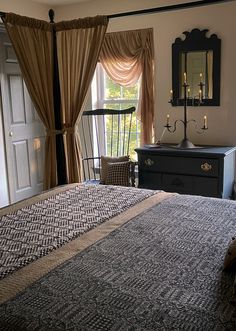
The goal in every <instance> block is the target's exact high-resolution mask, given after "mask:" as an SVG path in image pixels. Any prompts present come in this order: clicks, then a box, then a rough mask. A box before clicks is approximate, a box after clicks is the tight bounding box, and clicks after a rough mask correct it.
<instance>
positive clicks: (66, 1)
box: [31, 0, 92, 6]
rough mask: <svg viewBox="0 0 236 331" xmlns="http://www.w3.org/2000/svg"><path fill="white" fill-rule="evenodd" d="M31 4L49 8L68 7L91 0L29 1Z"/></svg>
mask: <svg viewBox="0 0 236 331" xmlns="http://www.w3.org/2000/svg"><path fill="white" fill-rule="evenodd" d="M31 1H33V2H38V3H42V4H46V5H50V6H53V5H54V6H58V5H70V4H75V3H80V2H90V1H92V0H31Z"/></svg>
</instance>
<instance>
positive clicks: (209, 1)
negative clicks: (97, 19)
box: [0, 0, 235, 21]
mask: <svg viewBox="0 0 236 331" xmlns="http://www.w3.org/2000/svg"><path fill="white" fill-rule="evenodd" d="M232 1H235V0H200V1H193V2H183V3H180V4H177V5H168V6H162V7H156V8H148V9H141V10H136V11H130V12H124V13H118V14H112V15H107V17H108V18H109V19H112V18H119V17H125V16H134V15H144V14H154V13H160V12H166V11H172V10H180V9H186V8H193V7H200V6H207V5H213V4H217V3H226V2H232ZM5 14H6V13H5V12H2V11H0V17H1V18H2V17H4V16H5ZM51 21H52V20H51Z"/></svg>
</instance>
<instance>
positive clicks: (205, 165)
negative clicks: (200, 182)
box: [201, 162, 212, 172]
mask: <svg viewBox="0 0 236 331" xmlns="http://www.w3.org/2000/svg"><path fill="white" fill-rule="evenodd" d="M201 169H202V170H203V171H205V172H208V171H210V170H212V165H211V164H209V163H207V162H206V163H203V164H201Z"/></svg>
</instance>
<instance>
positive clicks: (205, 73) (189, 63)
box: [180, 50, 213, 99]
mask: <svg viewBox="0 0 236 331" xmlns="http://www.w3.org/2000/svg"><path fill="white" fill-rule="evenodd" d="M212 65H213V51H212V50H209V51H197V52H185V53H184V52H182V53H181V73H182V74H181V82H180V88H181V91H180V95H181V99H183V98H184V89H183V84H184V72H186V75H187V83H188V85H189V86H188V90H187V91H188V98H194V99H197V98H199V91H200V82H201V83H203V87H202V94H203V99H212V97H213V90H212V88H213V76H212Z"/></svg>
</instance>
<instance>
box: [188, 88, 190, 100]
mask: <svg viewBox="0 0 236 331" xmlns="http://www.w3.org/2000/svg"><path fill="white" fill-rule="evenodd" d="M189 97H190V88H188V98H189Z"/></svg>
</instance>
